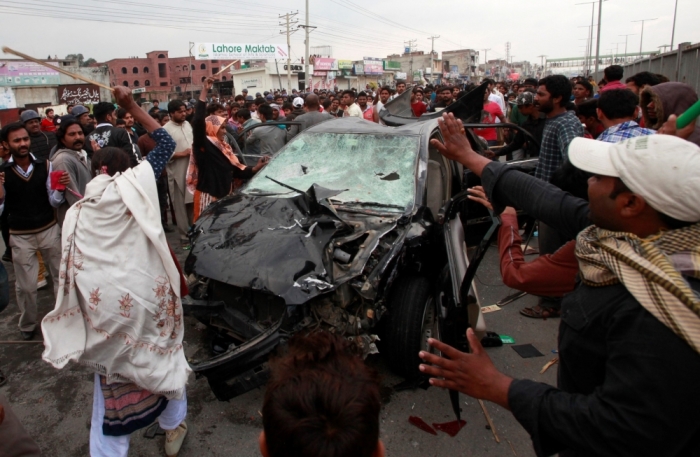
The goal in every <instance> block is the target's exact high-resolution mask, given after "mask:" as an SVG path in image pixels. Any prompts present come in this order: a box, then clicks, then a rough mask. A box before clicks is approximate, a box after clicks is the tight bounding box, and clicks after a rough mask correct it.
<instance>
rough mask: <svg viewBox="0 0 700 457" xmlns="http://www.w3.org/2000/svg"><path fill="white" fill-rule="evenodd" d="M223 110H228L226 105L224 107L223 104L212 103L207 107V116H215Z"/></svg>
mask: <svg viewBox="0 0 700 457" xmlns="http://www.w3.org/2000/svg"><path fill="white" fill-rule="evenodd" d="M221 109H223V110H225V109H226V108H224V105H222V104H221V103H217V102H214V103H210V104H209V105H208V106H207V116H211V115H212V114H214V113H215V112H217V111H219V110H221Z"/></svg>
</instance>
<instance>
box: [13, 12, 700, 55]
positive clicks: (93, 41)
mask: <svg viewBox="0 0 700 457" xmlns="http://www.w3.org/2000/svg"><path fill="white" fill-rule="evenodd" d="M579 1H586V0H579ZM674 2H675V0H608V1H605V2H604V3H603V21H602V22H603V27H602V36H601V46H600V52H601V54H607V53H608V52H610V50H611V49H612V50H613V52H614V50H615V48H616V44H615V43H622V44H620V45H618V46H619V52H620V53H622V52H623V51H624V46H625V45H624V41H625V37H623V36H619V35H622V34H630V33H633V34H635V35H632V36H630V37H629V42H628V52H632V51H638V50H639V40H640V30H641V24H639V23H632V22H631V21H633V20H638V19H652V18H658V19H657V20H656V21H652V22H648V23H646V24H645V26H644V50H645V51H649V50H656V49H657V47H658V46H660V45H664V44H670V41H671V28H672V23H673V6H674ZM309 3H310V6H309V11H310V25H312V26H317V27H318V28H317V29H316V30H315V31H314V32H312V33H311V40H310V43H311V46H322V45H330V46H332V47H333V55H334V57H335V58H338V59H353V60H354V59H360V58H362V57H364V56H367V57H381V58H384V57H386V56H387V55H389V54H392V53H401V52H402V51H403V46H404V45H403V43H404V41H407V40H411V39H415V40H417V41H416V44H417V49H418V50H422V51H430V40H429V39H428V37H429V36H430V35H440V38H439V39H437V40H435V48H436V50H437V51H446V50H453V49H460V48H472V49H477V50H481V49H482V48H491V50H490V51H488V57H489V59H493V58H503V57H505V43H506V42H507V41H510V42H511V55H513V56H514V60H515V61H519V60H529V61H531V62H539V61H540V59H539V58H538V57H537V56H538V55H540V54H546V55H548V56H549V58H556V57H574V56H579V55H583V54H584V51H585V44H586V41H585V38H586V37H587V33H588V28H587V26H589V25H590V23H591V5H579V6H575V5H574V4H575V3H577V1H574V0H571V1H569V0H537V1H535V2H533V1H523V0H494V1H491V2H467V1H457V0H430V1H417V0H404V1H402V2H400V1H386V0H384V1H377V0H374V1H372V0H351V1H345V0H309ZM304 5H305V2H304V0H243V1H237V0H236V1H232V0H202V1H191V0H141V1H138V0H64V1H62V2H60V3H59V2H45V1H42V0H0V17H1V18H2V19H1V21H0V27H1V28H2V30H3V33H2V36H3V39H2V43H0V44H2V45H4V46H9V47H13V48H15V49H17V50H20V51H22V52H25V53H28V54H30V55H33V56H36V57H40V58H45V57H47V56H48V55H51V56H53V55H58V56H59V57H65V56H66V55H67V54H69V53H77V52H80V53H82V54H83V55H84V56H85V57H86V58H87V57H94V58H95V59H97V60H98V61H105V60H109V59H112V58H119V57H129V56H138V57H145V53H146V52H148V51H151V50H168V51H170V55H171V56H173V57H177V56H184V55H187V54H188V42H190V41H193V42H222V43H275V44H284V43H286V38H285V36H284V35H280V34H279V32H280V30H282V27H280V26H279V25H278V23H279V22H281V19H279V15H282V14H285V13H288V12H295V11H297V10H298V12H299V14H298V15H297V17H296V18H297V19H298V20H299V24H303V23H304V13H305V11H304V8H305V6H304ZM470 5H473V6H470ZM10 13H21V14H10ZM698 18H700V2H699V1H697V0H678V19H677V24H676V36H675V44H676V45H677V44H678V43H680V42H683V41H690V42H698V41H700V33H699V32H698V28H697V24H696V22H697V19H698ZM595 20H596V23H597V6H596V19H595ZM132 23H140V24H143V25H134V24H132ZM579 26H581V28H579ZM303 34H304V32H303V29H300V30H299V31H297V32H296V33H294V34H293V35H292V57H293V58H295V59H299V58H300V57H301V56H303V55H304V44H303V39H304V38H303ZM7 57H9V56H7ZM0 58H2V55H1V54H0ZM483 58H484V56H483V53H482V55H481V61H482V62H483Z"/></svg>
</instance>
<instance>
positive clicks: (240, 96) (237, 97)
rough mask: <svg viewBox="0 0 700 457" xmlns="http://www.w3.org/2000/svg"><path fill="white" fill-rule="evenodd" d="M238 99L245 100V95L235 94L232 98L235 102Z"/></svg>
mask: <svg viewBox="0 0 700 457" xmlns="http://www.w3.org/2000/svg"><path fill="white" fill-rule="evenodd" d="M239 100H243V101H245V97H244V96H242V95H236V97H235V98H234V99H233V101H234V102H237V101H239Z"/></svg>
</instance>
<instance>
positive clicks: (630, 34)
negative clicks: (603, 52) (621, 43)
mask: <svg viewBox="0 0 700 457" xmlns="http://www.w3.org/2000/svg"><path fill="white" fill-rule="evenodd" d="M632 35H636V33H628V34H627V35H618V36H623V37H625V62H627V37H630V36H632Z"/></svg>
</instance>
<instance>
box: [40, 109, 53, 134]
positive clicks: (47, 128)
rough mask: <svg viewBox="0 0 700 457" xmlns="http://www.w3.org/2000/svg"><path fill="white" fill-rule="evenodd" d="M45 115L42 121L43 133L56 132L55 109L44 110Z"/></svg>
mask: <svg viewBox="0 0 700 457" xmlns="http://www.w3.org/2000/svg"><path fill="white" fill-rule="evenodd" d="M44 115H45V116H46V117H45V118H43V119H42V120H41V131H42V132H55V131H56V124H54V120H55V117H56V116H55V115H54V111H53V108H47V109H46V110H44Z"/></svg>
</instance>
